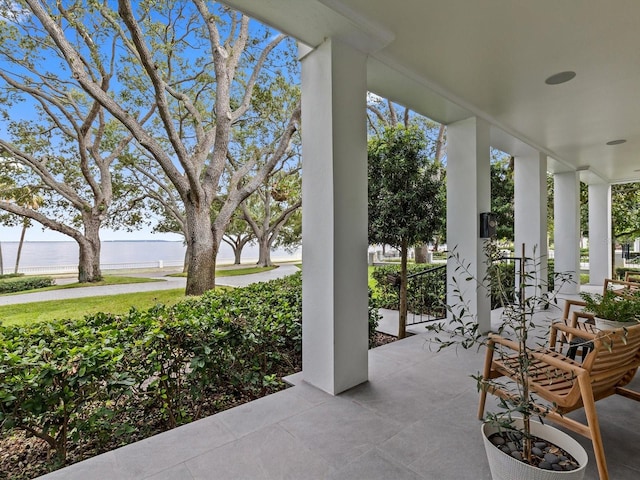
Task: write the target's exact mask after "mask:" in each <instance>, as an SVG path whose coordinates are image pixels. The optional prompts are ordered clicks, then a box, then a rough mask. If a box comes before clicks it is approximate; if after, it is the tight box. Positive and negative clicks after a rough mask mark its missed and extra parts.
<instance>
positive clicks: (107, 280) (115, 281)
mask: <svg viewBox="0 0 640 480" xmlns="http://www.w3.org/2000/svg"><path fill="white" fill-rule="evenodd" d="M161 281H162V280H160V279H154V278H141V277H121V276H118V275H105V276H104V277H103V278H102V281H100V282H95V283H79V282H75V283H67V284H65V285H53V286H51V287H44V288H37V289H35V290H24V291H20V292H11V293H4V294H2V295H22V294H23V293H33V292H48V291H51V290H68V289H70V288H82V287H102V286H105V285H121V284H126V283H148V282H161Z"/></svg>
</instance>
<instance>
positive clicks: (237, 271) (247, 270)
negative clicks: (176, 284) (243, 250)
mask: <svg viewBox="0 0 640 480" xmlns="http://www.w3.org/2000/svg"><path fill="white" fill-rule="evenodd" d="M274 268H277V267H275V266H274V267H244V268H222V269H220V270H216V278H217V277H235V276H238V275H250V274H252V273H262V272H268V271H269V270H273V269H274ZM167 276H168V277H186V276H187V274H186V273H172V274H171V275H167Z"/></svg>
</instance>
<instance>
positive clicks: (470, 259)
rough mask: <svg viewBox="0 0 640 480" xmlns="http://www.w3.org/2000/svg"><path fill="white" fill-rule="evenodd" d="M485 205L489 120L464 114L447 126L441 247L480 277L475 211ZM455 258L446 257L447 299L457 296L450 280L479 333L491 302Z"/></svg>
mask: <svg viewBox="0 0 640 480" xmlns="http://www.w3.org/2000/svg"><path fill="white" fill-rule="evenodd" d="M490 209H491V175H490V152H489V124H488V123H487V122H486V121H484V120H482V119H480V118H468V119H466V120H462V121H460V122H456V123H453V124H450V125H448V126H447V246H448V248H449V252H452V251H453V249H454V248H455V251H456V253H457V255H458V256H459V258H460V260H462V261H463V262H464V263H465V265H466V264H469V265H470V269H471V271H470V273H471V274H472V275H473V276H474V277H476V278H477V279H480V280H482V279H484V278H485V275H486V271H487V268H486V267H487V265H486V263H485V258H486V255H485V253H484V251H483V247H484V244H485V242H486V240H484V239H481V238H480V236H479V234H480V227H479V225H480V213H481V212H488V211H489V210H490ZM456 266H457V262H456V261H455V259H449V261H448V262H447V278H448V282H449V288H448V289H447V290H448V293H447V303H448V304H449V305H451V306H454V305H456V304H458V303H459V298H457V297H458V296H457V295H456V293H454V288H452V284H453V281H454V279H456V280H457V284H458V286H459V287H460V291H461V294H462V297H463V298H464V299H465V300H466V301H468V305H469V308H470V309H471V311H472V312H476V313H477V316H478V324H479V326H480V327H479V328H480V330H481V331H482V332H488V331H489V330H490V329H491V302H490V298H489V296H488V295H487V291H486V290H484V289H478V288H477V284H476V283H475V282H467V281H465V280H464V279H465V277H467V276H468V275H466V274H463V273H462V272H456V271H455V269H456Z"/></svg>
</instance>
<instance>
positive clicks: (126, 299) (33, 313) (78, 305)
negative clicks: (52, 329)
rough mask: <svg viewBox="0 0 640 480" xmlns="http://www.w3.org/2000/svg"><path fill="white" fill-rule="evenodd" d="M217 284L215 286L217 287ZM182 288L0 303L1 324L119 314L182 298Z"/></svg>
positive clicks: (174, 301) (169, 303)
mask: <svg viewBox="0 0 640 480" xmlns="http://www.w3.org/2000/svg"><path fill="white" fill-rule="evenodd" d="M218 288H219V287H218ZM184 298H185V296H184V289H182V288H179V289H175V290H157V291H154V292H138V293H124V294H121V295H103V296H99V297H86V298H71V299H68V300H49V301H46V302H34V303H28V304H25V303H22V304H17V305H4V306H0V319H2V320H1V321H2V323H3V324H4V325H13V324H19V325H22V324H26V323H30V322H43V321H48V320H55V319H66V318H82V317H84V316H85V315H91V314H94V313H98V312H105V313H113V314H116V315H122V314H125V313H127V312H128V311H129V310H130V309H131V307H132V306H135V307H136V308H138V309H140V310H146V309H149V308H151V307H153V306H154V305H157V304H158V303H163V304H165V305H171V304H174V303H177V302H179V301H180V300H183V299H184Z"/></svg>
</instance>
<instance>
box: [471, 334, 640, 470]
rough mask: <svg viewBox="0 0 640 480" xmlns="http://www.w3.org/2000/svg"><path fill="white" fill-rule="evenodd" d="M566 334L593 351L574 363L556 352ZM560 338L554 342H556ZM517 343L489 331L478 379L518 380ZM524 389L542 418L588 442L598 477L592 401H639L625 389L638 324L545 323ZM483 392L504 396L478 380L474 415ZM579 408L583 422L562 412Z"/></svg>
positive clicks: (600, 453)
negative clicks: (545, 335)
mask: <svg viewBox="0 0 640 480" xmlns="http://www.w3.org/2000/svg"><path fill="white" fill-rule="evenodd" d="M570 335H573V336H577V337H581V338H586V339H588V340H589V341H590V342H592V344H593V349H592V350H591V351H590V353H589V354H588V355H587V356H586V358H585V360H584V362H583V363H582V364H580V363H579V362H576V361H575V360H572V359H570V358H567V357H566V356H564V355H562V354H561V353H559V352H558V351H557V349H558V347H560V346H561V345H562V339H566V338H568V337H569V336H570ZM558 339H560V341H558ZM518 348H519V347H518V344H517V343H515V342H512V341H510V340H507V339H505V338H502V337H500V336H499V335H493V334H491V335H490V336H489V342H488V346H487V354H486V358H485V364H484V372H483V379H485V380H491V379H495V378H500V377H508V378H509V379H511V380H513V381H518V375H517V369H518V359H517V355H516V354H515V353H507V352H508V351H511V352H514V351H515V352H517V351H518ZM530 355H531V357H530V361H531V368H530V380H529V387H530V389H531V391H532V392H533V393H534V394H535V395H536V397H537V398H538V399H539V400H540V403H539V404H538V405H537V408H539V411H540V413H541V414H542V415H544V416H545V418H546V419H548V420H551V421H553V422H556V423H559V424H561V425H563V426H565V427H566V428H568V429H570V430H573V431H574V432H576V433H579V434H580V435H583V436H585V437H587V438H590V439H591V441H592V443H593V451H594V453H595V457H596V462H597V465H598V472H599V474H600V479H601V480H608V479H609V474H608V471H607V464H606V460H605V456H604V449H603V446H602V437H601V435H600V426H599V423H598V415H597V413H596V408H595V402H597V401H598V400H601V399H603V398H605V397H608V396H610V395H613V394H619V395H623V396H625V397H628V398H631V399H633V400H636V401H640V392H635V391H633V390H630V389H627V388H625V387H626V385H627V384H628V383H629V382H630V381H631V380H632V379H633V376H634V375H635V373H636V371H637V369H638V367H639V366H640V325H636V326H633V327H630V328H628V329H618V330H612V331H608V332H598V333H593V332H589V331H588V330H587V329H584V328H573V327H571V326H568V325H566V324H564V323H554V324H553V325H552V326H551V337H550V344H549V348H547V349H539V350H532V351H531V354H530ZM487 392H488V393H491V394H493V395H497V396H499V397H501V398H509V397H510V396H512V394H511V393H510V392H509V391H508V389H506V388H504V387H502V386H497V385H495V384H494V383H492V382H491V383H484V384H483V388H482V389H481V393H480V403H479V407H478V418H480V419H482V418H483V416H484V409H485V402H486V396H487ZM580 408H584V410H585V414H586V420H587V423H586V425H585V424H583V423H580V422H578V421H576V420H573V419H571V418H569V417H567V416H565V414H567V413H569V412H572V411H574V410H577V409H580Z"/></svg>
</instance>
